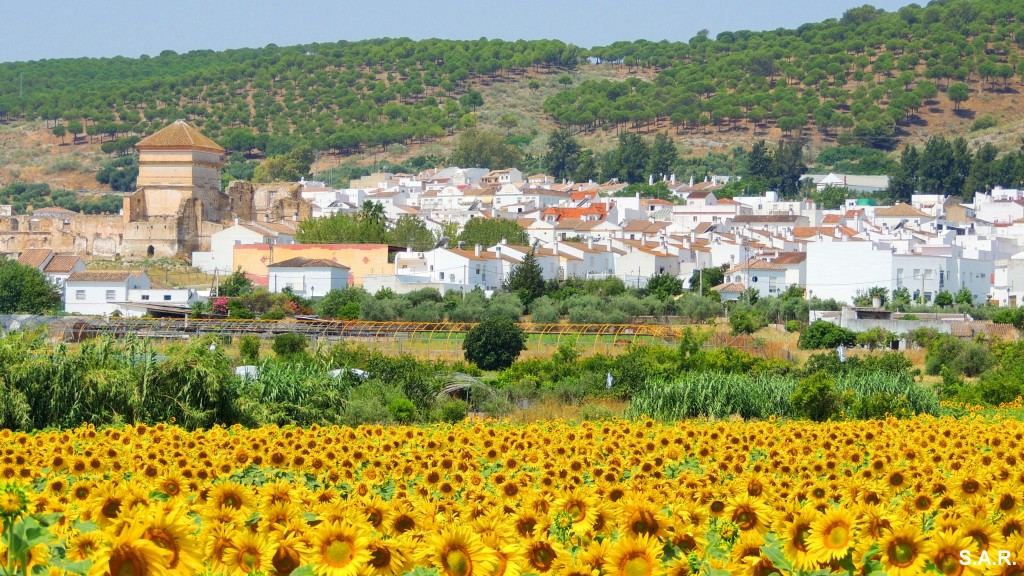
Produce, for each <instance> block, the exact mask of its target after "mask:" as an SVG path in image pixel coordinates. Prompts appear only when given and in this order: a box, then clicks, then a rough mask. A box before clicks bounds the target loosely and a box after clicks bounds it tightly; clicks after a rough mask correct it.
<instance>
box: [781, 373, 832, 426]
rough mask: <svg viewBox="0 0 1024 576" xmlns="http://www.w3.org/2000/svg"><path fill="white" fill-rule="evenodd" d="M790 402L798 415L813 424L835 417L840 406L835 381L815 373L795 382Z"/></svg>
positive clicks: (824, 374) (825, 375) (822, 374)
mask: <svg viewBox="0 0 1024 576" xmlns="http://www.w3.org/2000/svg"><path fill="white" fill-rule="evenodd" d="M791 401H792V403H793V408H794V410H795V411H796V413H797V414H798V415H800V416H803V417H805V418H808V419H810V420H813V421H815V422H824V421H826V420H829V419H831V418H833V417H835V416H837V415H838V413H839V409H840V407H841V405H842V399H841V398H840V396H839V392H838V391H837V390H836V383H835V381H834V380H832V379H831V378H829V376H828V374H826V373H824V372H816V373H814V374H812V375H810V376H808V377H806V378H802V379H801V380H800V381H799V382H797V385H796V389H795V390H794V391H793V396H792V398H791Z"/></svg>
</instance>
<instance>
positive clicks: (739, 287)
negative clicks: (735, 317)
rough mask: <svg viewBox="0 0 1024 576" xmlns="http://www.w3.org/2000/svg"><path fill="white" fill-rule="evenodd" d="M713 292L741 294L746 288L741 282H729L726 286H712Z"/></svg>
mask: <svg viewBox="0 0 1024 576" xmlns="http://www.w3.org/2000/svg"><path fill="white" fill-rule="evenodd" d="M711 289H712V290H714V291H715V292H739V293H742V292H743V291H744V290H746V288H744V287H743V284H740V283H739V282H728V283H726V284H719V285H718V286H712V287H711Z"/></svg>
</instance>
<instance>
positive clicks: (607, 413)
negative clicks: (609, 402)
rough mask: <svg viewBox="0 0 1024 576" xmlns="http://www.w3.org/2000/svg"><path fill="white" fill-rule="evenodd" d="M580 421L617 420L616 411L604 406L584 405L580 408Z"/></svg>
mask: <svg viewBox="0 0 1024 576" xmlns="http://www.w3.org/2000/svg"><path fill="white" fill-rule="evenodd" d="M579 416H580V420H608V419H610V418H615V416H616V414H615V411H614V410H612V409H611V408H609V407H607V406H605V405H604V404H584V405H583V406H581V407H580V412H579Z"/></svg>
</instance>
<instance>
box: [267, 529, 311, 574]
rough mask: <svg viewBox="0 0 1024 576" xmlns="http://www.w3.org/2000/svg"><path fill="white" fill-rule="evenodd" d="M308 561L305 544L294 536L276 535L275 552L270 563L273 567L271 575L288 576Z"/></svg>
mask: <svg viewBox="0 0 1024 576" xmlns="http://www.w3.org/2000/svg"><path fill="white" fill-rule="evenodd" d="M309 561H310V550H309V546H307V545H306V543H305V542H304V541H303V540H302V539H301V538H299V537H298V536H296V535H295V534H288V535H283V536H282V535H278V536H277V550H275V551H274V557H273V558H272V559H271V561H270V563H271V564H272V565H273V567H274V569H273V574H275V575H276V576H288V575H289V574H291V573H292V571H294V570H295V569H296V568H298V567H299V566H302V565H303V564H306V563H308V562H309Z"/></svg>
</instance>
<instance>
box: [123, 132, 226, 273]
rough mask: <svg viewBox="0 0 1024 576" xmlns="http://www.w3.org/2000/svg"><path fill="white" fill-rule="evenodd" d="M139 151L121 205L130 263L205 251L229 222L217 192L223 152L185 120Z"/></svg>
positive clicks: (154, 136)
mask: <svg viewBox="0 0 1024 576" xmlns="http://www.w3.org/2000/svg"><path fill="white" fill-rule="evenodd" d="M135 147H136V149H138V151H139V177H138V185H137V186H138V187H137V189H136V191H135V192H134V193H133V194H131V195H130V196H128V197H127V198H125V199H124V224H125V238H124V240H125V241H124V244H123V252H124V254H125V256H128V257H147V256H149V257H152V256H156V257H161V256H176V255H184V256H187V255H189V254H191V252H192V251H195V250H201V249H204V247H206V246H208V245H209V235H210V234H211V233H212V232H213V231H216V230H214V228H216V229H219V228H220V226H211V224H219V223H221V222H223V221H227V220H230V207H229V206H228V198H227V196H226V195H224V194H222V193H221V191H220V168H221V166H223V165H224V149H223V148H221V147H220V146H219V145H218V144H217V143H216V142H214V141H213V140H211V139H210V138H208V137H207V136H204V135H203V134H202V133H200V132H199V131H198V130H196V129H195V128H194V127H192V126H190V125H189V124H188V123H186V122H185V121H184V120H178V121H176V122H174V123H173V124H171V125H169V126H167V127H166V128H163V129H162V130H159V131H158V132H156V133H155V134H152V135H151V136H147V137H146V138H143V139H142V140H141V141H139V143H138V144H136V145H135Z"/></svg>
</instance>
